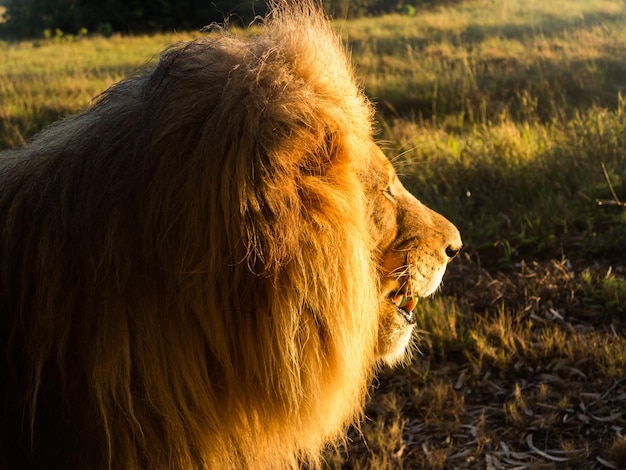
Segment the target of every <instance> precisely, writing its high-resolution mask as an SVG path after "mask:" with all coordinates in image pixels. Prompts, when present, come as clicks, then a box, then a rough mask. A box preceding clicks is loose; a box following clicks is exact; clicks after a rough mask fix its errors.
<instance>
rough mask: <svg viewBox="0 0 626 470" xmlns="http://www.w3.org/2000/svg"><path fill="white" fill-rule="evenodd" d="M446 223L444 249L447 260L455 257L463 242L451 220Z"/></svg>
mask: <svg viewBox="0 0 626 470" xmlns="http://www.w3.org/2000/svg"><path fill="white" fill-rule="evenodd" d="M446 222H447V221H446ZM448 224H450V225H449V229H448V231H447V237H446V238H447V240H446V241H447V243H446V250H445V251H446V256H447V257H448V261H451V260H452V259H453V258H454V257H456V255H458V254H459V251H461V248H462V247H463V242H462V241H461V234H460V233H459V230H458V229H457V228H456V227H455V226H454V225H453V224H452V223H451V222H448Z"/></svg>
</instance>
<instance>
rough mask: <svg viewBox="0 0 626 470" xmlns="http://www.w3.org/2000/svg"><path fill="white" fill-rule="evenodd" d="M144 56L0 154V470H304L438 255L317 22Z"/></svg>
mask: <svg viewBox="0 0 626 470" xmlns="http://www.w3.org/2000/svg"><path fill="white" fill-rule="evenodd" d="M289 3H290V2H287V1H284V2H282V3H280V4H278V5H274V6H273V7H272V11H271V13H270V15H269V17H268V19H267V24H266V26H265V27H264V31H263V32H262V33H261V35H260V36H258V37H254V38H252V39H240V38H237V37H233V36H231V35H228V34H226V33H223V34H218V35H217V36H211V37H209V38H204V39H198V40H195V41H192V42H189V43H186V44H182V45H179V46H176V47H174V48H172V49H170V50H168V51H166V52H165V53H164V54H163V55H162V57H161V60H160V62H159V64H158V65H156V67H154V68H152V69H150V70H146V71H144V72H142V73H141V74H139V75H136V76H133V77H131V78H129V79H127V80H124V81H122V82H121V83H118V84H117V85H115V86H113V87H112V88H110V89H109V90H108V91H106V92H105V93H104V94H102V95H101V96H100V97H99V98H98V99H97V101H96V103H95V104H94V105H93V106H92V107H91V108H90V109H88V110H86V111H84V112H82V113H80V114H77V115H75V116H71V117H68V118H66V119H64V120H63V121H61V122H59V123H56V124H54V125H52V126H51V127H49V128H48V129H46V130H44V131H43V132H42V133H40V134H39V135H38V136H36V137H35V138H33V139H32V140H31V141H30V142H29V143H28V144H27V145H26V146H24V147H22V148H18V149H15V150H11V151H8V152H5V153H2V154H0V162H1V163H0V321H1V324H0V349H1V350H2V358H1V359H0V368H1V369H0V374H1V378H0V382H1V383H2V385H0V390H1V392H0V393H1V404H0V406H1V407H2V408H1V413H2V415H1V422H2V424H1V426H0V446H1V448H0V467H1V468H15V469H26V468H32V469H61V468H63V469H168V470H169V469H200V468H219V469H221V468H285V467H297V466H298V465H300V464H302V463H308V464H310V465H316V464H317V463H319V458H320V457H319V455H320V451H321V450H322V448H323V447H324V445H325V444H326V443H328V442H329V441H332V440H333V439H335V438H337V437H338V436H340V435H341V432H342V430H344V429H345V427H346V426H347V425H348V424H349V423H351V422H353V421H354V420H355V419H358V418H359V417H360V414H361V413H362V407H363V402H364V399H365V397H366V394H367V388H368V384H369V382H370V379H371V378H372V374H373V373H374V371H375V370H376V368H377V367H378V366H379V365H380V364H382V363H387V364H394V363H396V362H398V361H401V360H402V359H403V358H404V357H405V350H406V348H407V345H408V343H409V340H410V337H411V331H412V329H413V323H414V318H413V314H412V310H413V308H414V306H415V302H416V299H417V298H418V297H424V296H428V295H430V294H432V293H433V292H434V291H435V290H436V289H437V286H438V285H439V283H440V281H441V278H442V275H443V273H444V270H445V268H446V264H447V263H448V261H449V260H450V259H451V258H452V257H454V255H455V254H456V253H457V251H458V250H459V249H460V247H461V240H460V237H459V233H458V231H457V230H456V228H455V227H454V226H453V225H452V224H451V223H450V222H448V221H447V220H446V219H445V218H443V217H442V216H441V215H438V214H437V213H435V212H433V211H431V210H430V209H428V208H426V207H425V206H423V205H422V204H421V203H420V202H419V201H417V200H416V199H415V198H414V197H413V196H411V195H410V194H409V193H408V192H407V191H406V190H405V189H404V188H403V186H402V184H401V183H400V182H399V181H398V178H397V177H396V174H395V172H394V170H393V168H392V166H391V165H390V164H389V162H388V161H387V160H386V159H385V157H384V156H383V154H382V152H381V151H380V150H379V148H378V147H377V146H376V145H375V144H374V141H373V140H372V130H371V121H372V109H371V107H370V105H369V104H368V102H367V100H366V99H365V97H364V96H363V94H362V93H361V92H359V89H358V88H357V87H356V86H355V84H354V81H353V77H352V73H351V71H350V68H349V65H348V61H347V59H346V57H345V54H344V52H343V50H342V47H341V44H340V41H339V40H338V38H337V36H336V35H335V34H334V33H333V31H332V28H331V27H330V26H329V24H328V22H327V21H326V19H325V18H324V16H323V14H322V13H320V8H319V6H317V5H315V4H312V3H309V2H303V3H301V4H300V5H299V6H297V7H294V6H293V5H291V6H290V5H289Z"/></svg>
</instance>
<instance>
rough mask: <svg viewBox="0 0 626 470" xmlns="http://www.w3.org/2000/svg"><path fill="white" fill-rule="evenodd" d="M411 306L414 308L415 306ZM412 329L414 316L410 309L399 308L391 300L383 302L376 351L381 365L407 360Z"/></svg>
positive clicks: (391, 364)
mask: <svg viewBox="0 0 626 470" xmlns="http://www.w3.org/2000/svg"><path fill="white" fill-rule="evenodd" d="M412 305H413V307H414V305H415V304H414V303H413V304H412ZM408 306H409V307H410V306H411V303H410V304H409V305H408ZM414 327H415V315H414V314H413V311H412V309H411V310H408V309H406V306H405V308H402V307H399V306H398V305H397V304H396V303H395V302H394V301H393V299H390V300H389V301H385V302H384V304H383V307H382V309H381V322H380V329H379V336H378V351H377V352H378V357H379V359H380V361H381V362H382V363H384V364H387V365H390V366H393V365H396V364H399V363H403V362H406V361H407V360H408V359H409V357H410V354H409V344H410V342H411V336H412V334H413V329H414Z"/></svg>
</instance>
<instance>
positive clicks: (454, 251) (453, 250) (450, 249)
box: [446, 245, 461, 259]
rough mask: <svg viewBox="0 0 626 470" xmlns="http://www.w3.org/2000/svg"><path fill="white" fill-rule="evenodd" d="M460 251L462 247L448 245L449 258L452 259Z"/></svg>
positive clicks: (447, 253)
mask: <svg viewBox="0 0 626 470" xmlns="http://www.w3.org/2000/svg"><path fill="white" fill-rule="evenodd" d="M459 251H461V248H457V247H455V246H451V245H448V247H447V248H446V256H447V257H448V258H450V259H452V258H454V257H455V256H456V255H458V254H459Z"/></svg>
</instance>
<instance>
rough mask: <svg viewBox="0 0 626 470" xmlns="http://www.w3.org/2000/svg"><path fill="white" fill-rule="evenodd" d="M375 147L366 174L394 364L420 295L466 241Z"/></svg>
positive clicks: (385, 344)
mask: <svg viewBox="0 0 626 470" xmlns="http://www.w3.org/2000/svg"><path fill="white" fill-rule="evenodd" d="M371 152H372V155H371V161H370V166H369V169H368V170H367V171H366V172H364V173H363V174H362V175H361V180H362V182H363V184H364V187H365V190H366V194H367V196H368V200H369V204H370V207H369V214H370V219H371V220H370V226H371V227H373V235H374V237H375V243H376V246H377V251H378V253H379V255H380V274H379V276H380V303H381V307H380V322H379V328H380V330H379V340H378V351H377V352H378V355H379V357H380V358H381V359H382V360H383V361H384V362H386V363H388V364H393V363H396V362H398V361H400V360H402V359H403V358H404V357H405V351H406V349H407V346H408V343H409V341H410V339H411V333H412V331H413V327H414V324H415V317H414V315H413V310H414V309H415V306H416V304H417V301H418V299H419V298H421V297H427V296H429V295H431V294H432V293H433V292H435V291H436V290H437V288H438V286H439V284H440V283H441V279H442V278H443V274H444V272H445V270H446V266H447V264H448V262H449V261H450V260H451V259H452V258H454V256H456V254H457V253H458V252H459V250H460V249H461V245H462V243H461V236H460V234H459V231H458V230H457V228H456V227H455V226H454V225H453V224H452V223H450V222H449V221H448V220H447V219H446V218H445V217H443V216H442V215H440V214H438V213H436V212H434V211H433V210H431V209H429V208H428V207H426V206H425V205H424V204H422V203H421V202H420V201H418V200H417V199H416V198H415V197H414V196H413V195H412V194H411V193H409V192H408V191H407V190H406V189H405V187H404V186H403V185H402V183H401V182H400V180H399V179H398V176H397V175H396V172H395V170H394V169H393V166H392V165H391V163H390V162H389V160H387V158H386V157H385V156H384V154H383V153H382V151H381V150H380V149H379V148H378V146H376V145H374V144H372V150H371Z"/></svg>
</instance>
